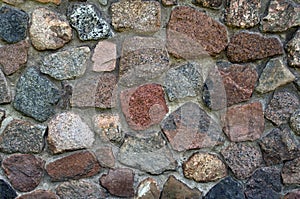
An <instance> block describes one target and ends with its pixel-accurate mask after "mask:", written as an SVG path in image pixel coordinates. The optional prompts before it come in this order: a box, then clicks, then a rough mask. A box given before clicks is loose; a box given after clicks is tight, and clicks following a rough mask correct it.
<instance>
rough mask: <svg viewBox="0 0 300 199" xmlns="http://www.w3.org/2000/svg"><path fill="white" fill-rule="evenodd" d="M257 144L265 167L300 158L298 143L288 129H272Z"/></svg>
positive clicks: (299, 145)
mask: <svg viewBox="0 0 300 199" xmlns="http://www.w3.org/2000/svg"><path fill="white" fill-rule="evenodd" d="M258 143H259V145H260V148H261V150H262V152H263V157H264V160H265V162H266V164H267V165H275V164H280V163H282V162H283V161H285V160H291V159H294V158H296V157H299V156H300V155H299V152H300V144H299V141H298V140H297V138H296V137H295V136H294V135H293V134H292V133H291V132H290V131H289V130H288V129H284V130H283V131H281V130H280V129H277V128H276V129H273V130H272V131H270V132H269V133H268V134H267V135H266V136H264V137H262V138H261V140H260V141H259V142H258Z"/></svg>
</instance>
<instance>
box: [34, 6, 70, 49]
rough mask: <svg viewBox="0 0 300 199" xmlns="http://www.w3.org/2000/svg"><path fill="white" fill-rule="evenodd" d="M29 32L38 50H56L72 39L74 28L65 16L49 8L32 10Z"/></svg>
mask: <svg viewBox="0 0 300 199" xmlns="http://www.w3.org/2000/svg"><path fill="white" fill-rule="evenodd" d="M29 33H30V39H31V42H32V45H33V46H34V47H35V48H36V49H37V50H50V49H51V50H55V49H58V48H61V47H63V46H64V45H65V44H66V43H68V42H69V41H70V40H71V39H72V28H71V27H70V25H69V23H68V22H67V20H66V19H65V17H64V16H63V15H60V14H58V13H56V12H53V11H51V10H49V9H47V8H37V9H35V10H34V11H33V12H32V17H31V26H30V29H29Z"/></svg>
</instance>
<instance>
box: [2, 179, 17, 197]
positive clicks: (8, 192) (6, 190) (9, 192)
mask: <svg viewBox="0 0 300 199" xmlns="http://www.w3.org/2000/svg"><path fill="white" fill-rule="evenodd" d="M0 196H1V197H2V198H7V199H10V198H16V197H17V196H18V195H17V193H16V191H15V190H14V189H13V188H12V187H11V186H10V185H9V184H8V183H7V182H5V181H4V180H2V179H0Z"/></svg>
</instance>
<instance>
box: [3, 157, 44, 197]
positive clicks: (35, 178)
mask: <svg viewBox="0 0 300 199" xmlns="http://www.w3.org/2000/svg"><path fill="white" fill-rule="evenodd" d="M44 164H45V162H44V161H43V160H42V159H41V158H38V157H34V156H33V155H29V154H14V155H10V156H8V157H7V158H5V159H4V160H3V162H2V168H3V169H4V172H5V175H6V176H7V178H8V179H9V181H10V183H11V184H12V186H13V187H14V188H15V189H16V190H18V191H22V192H27V191H32V190H34V189H35V188H36V187H37V186H38V185H39V183H40V181H41V179H42V177H43V175H44Z"/></svg>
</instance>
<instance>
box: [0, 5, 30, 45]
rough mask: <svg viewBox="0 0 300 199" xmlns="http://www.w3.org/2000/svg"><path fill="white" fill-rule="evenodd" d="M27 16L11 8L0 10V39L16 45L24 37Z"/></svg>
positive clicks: (6, 7)
mask: <svg viewBox="0 0 300 199" xmlns="http://www.w3.org/2000/svg"><path fill="white" fill-rule="evenodd" d="M28 22H29V16H28V14H27V13H26V12H25V11H23V10H19V9H16V8H14V7H11V6H2V7H1V8H0V24H1V27H0V38H1V39H2V40H4V41H6V42H7V43H16V42H19V41H22V40H24V39H25V37H26V32H27V27H28Z"/></svg>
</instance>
